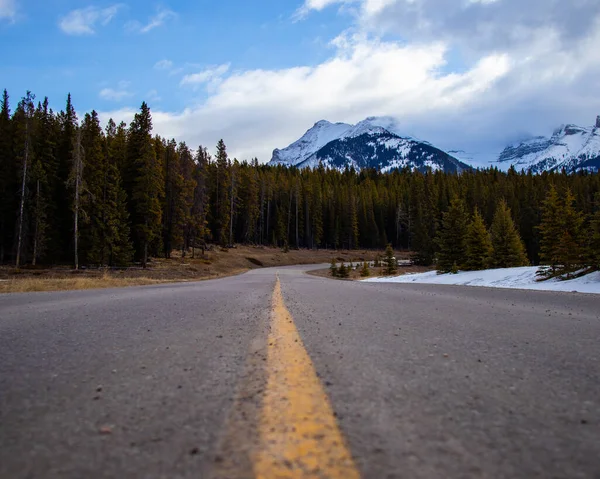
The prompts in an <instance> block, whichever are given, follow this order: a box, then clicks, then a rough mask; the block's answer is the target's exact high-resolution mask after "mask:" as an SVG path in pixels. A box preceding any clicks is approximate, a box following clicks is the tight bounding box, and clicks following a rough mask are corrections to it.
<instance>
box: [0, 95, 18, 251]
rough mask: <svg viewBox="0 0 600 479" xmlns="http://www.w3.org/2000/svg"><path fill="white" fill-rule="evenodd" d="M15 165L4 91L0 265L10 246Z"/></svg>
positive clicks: (0, 128)
mask: <svg viewBox="0 0 600 479" xmlns="http://www.w3.org/2000/svg"><path fill="white" fill-rule="evenodd" d="M15 165H16V162H15V159H14V155H13V134H12V120H11V114H10V103H9V97H8V92H7V91H6V90H4V93H3V95H2V104H1V106H0V263H4V261H5V258H6V257H7V256H8V254H9V252H10V250H11V245H12V229H13V228H12V227H13V224H14V217H15V216H14V215H15V211H16V206H15V192H16V191H17V186H16V181H17V173H16V171H15Z"/></svg>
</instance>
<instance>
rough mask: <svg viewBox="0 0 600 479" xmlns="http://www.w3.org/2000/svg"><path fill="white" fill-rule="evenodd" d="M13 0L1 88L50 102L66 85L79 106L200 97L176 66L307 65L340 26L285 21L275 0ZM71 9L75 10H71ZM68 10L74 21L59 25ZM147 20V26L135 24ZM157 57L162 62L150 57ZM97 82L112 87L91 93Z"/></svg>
mask: <svg viewBox="0 0 600 479" xmlns="http://www.w3.org/2000/svg"><path fill="white" fill-rule="evenodd" d="M40 4H41V5H40ZM286 4H287V6H286ZM16 5H17V6H18V7H17V8H18V9H17V12H16V15H15V17H14V18H13V19H8V20H5V21H3V22H2V24H1V26H0V35H1V37H2V43H3V44H4V45H11V48H7V49H4V58H3V65H2V67H1V70H0V79H1V84H2V87H5V88H7V89H8V90H9V92H10V93H11V94H12V95H13V96H15V98H16V97H17V96H21V95H22V94H23V92H24V91H25V90H26V89H30V90H32V91H33V92H36V93H37V95H38V96H39V97H41V96H45V95H47V96H49V98H50V100H51V103H52V105H54V106H56V107H62V99H63V97H65V95H66V93H67V92H69V91H70V92H71V93H72V95H73V98H74V101H75V103H76V106H77V108H78V109H81V110H89V109H92V108H95V109H97V110H110V109H112V108H114V107H115V104H117V103H124V102H125V101H126V103H127V104H132V105H133V104H139V103H141V101H142V100H151V101H150V102H151V103H152V104H153V106H154V107H155V108H158V107H160V108H164V109H168V110H176V109H181V108H184V107H185V106H186V105H188V104H189V103H190V101H193V102H197V101H200V100H201V99H202V95H198V92H197V90H196V91H195V92H194V94H193V95H191V94H190V89H189V88H187V89H186V88H179V85H178V82H179V81H180V80H181V79H182V77H183V76H185V75H186V74H193V73H195V72H197V71H201V70H203V69H206V68H210V67H214V66H216V65H222V64H230V68H231V69H239V70H247V69H253V68H264V69H274V68H286V67H292V66H295V65H297V64H308V65H310V64H316V63H318V62H320V61H323V59H324V58H325V57H326V56H327V54H328V52H327V51H326V50H327V49H324V48H323V43H322V41H321V38H325V39H328V38H331V37H333V36H335V35H337V34H339V32H341V31H342V30H343V28H344V26H345V25H344V23H345V22H344V19H343V18H342V17H340V16H338V15H336V14H335V11H330V12H328V14H326V15H324V16H322V17H314V18H311V19H307V21H303V22H301V23H300V22H294V21H292V17H293V15H294V12H295V11H296V8H297V6H296V7H294V4H293V2H281V1H276V0H268V1H261V2H256V4H255V2H248V1H239V0H236V1H223V2H214V1H200V2H198V1H185V2H176V4H173V5H168V4H165V3H151V2H145V1H129V2H127V3H115V2H97V3H89V4H86V3H84V6H83V7H82V2H81V1H66V0H59V1H57V0H48V1H46V2H39V0H35V1H34V0H29V1H26V0H23V1H18V2H16ZM77 11H79V12H81V14H80V15H77V14H73V12H77ZM69 14H71V17H69ZM69 18H74V19H75V20H73V21H71V22H69V23H68V26H66V24H63V28H61V22H63V21H64V20H65V19H67V20H68V19H69ZM152 22H155V23H156V26H154V27H152V28H150V29H149V30H148V31H143V29H144V27H148V26H150V25H151V24H152ZM266 52H268V54H265V53H266ZM165 60H166V61H165ZM161 61H163V63H162V65H164V66H165V68H163V69H160V68H159V67H158V65H157V63H159V62H161ZM155 66H156V67H155ZM106 89H111V90H114V91H115V92H117V93H118V92H120V93H122V95H118V94H116V95H113V96H111V97H110V98H106V95H105V96H101V95H100V92H101V91H103V90H105V91H106ZM158 97H159V98H160V100H158ZM190 97H192V98H190Z"/></svg>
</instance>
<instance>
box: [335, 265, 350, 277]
mask: <svg viewBox="0 0 600 479" xmlns="http://www.w3.org/2000/svg"><path fill="white" fill-rule="evenodd" d="M338 276H339V277H340V278H349V277H350V271H349V270H348V268H346V265H345V264H344V263H343V262H342V264H341V265H340V267H339V269H338Z"/></svg>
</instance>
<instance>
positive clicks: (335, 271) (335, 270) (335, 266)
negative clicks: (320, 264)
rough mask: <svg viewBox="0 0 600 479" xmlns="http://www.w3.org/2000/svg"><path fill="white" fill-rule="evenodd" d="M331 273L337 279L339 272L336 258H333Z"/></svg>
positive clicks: (330, 267)
mask: <svg viewBox="0 0 600 479" xmlns="http://www.w3.org/2000/svg"><path fill="white" fill-rule="evenodd" d="M329 271H330V272H331V276H333V277H334V278H337V276H338V274H339V270H338V267H337V264H336V262H335V259H334V258H331V265H330V266H329Z"/></svg>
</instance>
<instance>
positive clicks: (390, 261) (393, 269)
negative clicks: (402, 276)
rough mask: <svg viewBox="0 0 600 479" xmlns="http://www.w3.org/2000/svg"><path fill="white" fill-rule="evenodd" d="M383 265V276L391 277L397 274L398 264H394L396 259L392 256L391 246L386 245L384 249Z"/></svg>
mask: <svg viewBox="0 0 600 479" xmlns="http://www.w3.org/2000/svg"><path fill="white" fill-rule="evenodd" d="M383 265H384V271H385V274H386V275H388V276H392V275H394V274H396V273H397V272H398V263H397V262H396V257H395V256H394V250H393V249H392V245H391V244H388V245H387V247H386V248H385V257H384V258H383Z"/></svg>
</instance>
